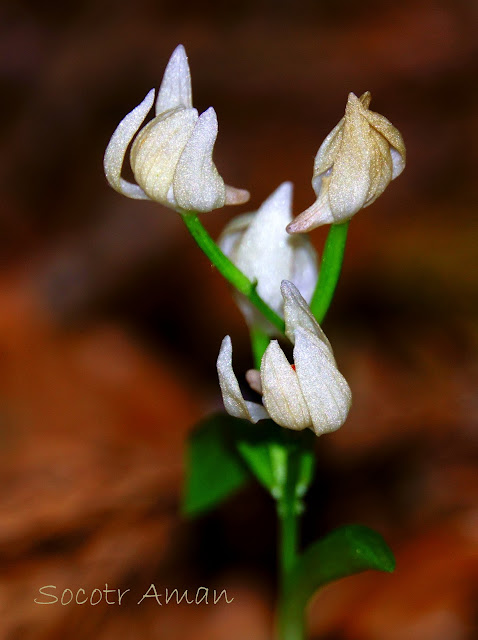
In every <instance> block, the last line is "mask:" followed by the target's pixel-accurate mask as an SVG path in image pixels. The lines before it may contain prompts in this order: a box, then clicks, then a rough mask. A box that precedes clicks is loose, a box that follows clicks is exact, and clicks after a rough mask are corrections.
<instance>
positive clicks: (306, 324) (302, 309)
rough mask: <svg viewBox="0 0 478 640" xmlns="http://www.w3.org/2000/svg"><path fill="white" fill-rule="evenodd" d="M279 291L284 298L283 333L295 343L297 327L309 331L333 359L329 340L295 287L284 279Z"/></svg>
mask: <svg viewBox="0 0 478 640" xmlns="http://www.w3.org/2000/svg"><path fill="white" fill-rule="evenodd" d="M281 293H282V297H283V298H284V320H285V334H286V336H287V337H288V338H289V340H290V341H291V342H292V344H294V343H295V339H296V331H297V330H298V329H301V330H303V331H306V332H309V333H311V334H313V335H314V336H315V337H316V338H317V339H318V340H320V341H321V342H322V343H323V344H324V345H325V346H326V348H327V349H328V350H329V351H330V358H331V359H332V361H334V357H333V353H332V347H331V346H330V342H329V341H328V339H327V336H326V335H325V333H324V332H323V331H322V328H321V327H320V325H319V323H318V322H317V320H316V319H315V317H314V316H313V314H312V312H311V310H310V309H309V306H308V304H307V303H306V301H305V300H304V298H303V297H302V296H301V294H300V291H299V290H298V289H297V287H296V286H295V285H294V284H293V283H292V282H288V281H287V280H284V281H283V282H282V284H281Z"/></svg>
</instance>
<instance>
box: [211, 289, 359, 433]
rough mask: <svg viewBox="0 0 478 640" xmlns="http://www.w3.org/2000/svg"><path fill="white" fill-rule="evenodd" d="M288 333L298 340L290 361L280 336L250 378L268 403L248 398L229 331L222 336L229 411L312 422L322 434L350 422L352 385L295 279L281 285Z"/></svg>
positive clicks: (295, 425)
mask: <svg viewBox="0 0 478 640" xmlns="http://www.w3.org/2000/svg"><path fill="white" fill-rule="evenodd" d="M281 292H282V296H283V298H284V317H285V325H286V335H287V337H288V338H289V340H290V341H291V342H292V344H293V345H294V351H293V356H294V364H293V365H291V364H289V362H288V360H287V358H286V356H285V354H284V352H283V351H282V349H281V348H280V346H279V344H278V342H277V341H276V340H272V341H271V342H270V344H269V346H268V347H267V349H266V351H265V353H264V356H263V358H262V362H261V369H260V372H259V371H256V370H251V371H248V372H247V375H246V379H247V381H248V383H249V385H250V386H251V388H253V389H254V390H255V391H258V392H259V393H261V394H262V402H263V406H262V405H260V404H257V403H254V402H248V401H246V400H244V398H243V396H242V393H241V390H240V388H239V383H238V381H237V378H236V375H235V373H234V370H233V368H232V345H231V339H230V337H229V336H226V337H225V338H224V340H223V341H222V345H221V350H220V352H219V357H218V359H217V371H218V375H219V384H220V387H221V392H222V397H223V401H224V406H225V408H226V411H227V412H228V413H229V414H230V415H232V416H235V417H237V418H244V419H246V420H249V421H250V422H254V423H255V422H257V421H258V420H262V419H264V418H272V420H274V422H276V423H277V424H279V425H280V426H282V427H286V428H287V429H293V430H294V431H300V430H302V429H306V428H309V429H311V430H312V431H313V432H314V433H315V434H316V435H317V436H319V435H322V434H323V433H328V432H330V431H335V430H336V429H338V428H339V427H341V426H342V424H343V423H344V422H345V419H346V418H347V414H348V412H349V409H350V404H351V392H350V388H349V386H348V384H347V382H346V380H345V378H344V377H343V376H342V374H341V373H340V372H339V370H338V369H337V365H336V363H335V359H334V356H333V353H332V348H331V346H330V343H329V341H328V340H327V338H326V336H325V334H324V332H323V331H322V329H321V328H320V326H319V324H318V323H317V321H316V319H315V318H314V316H313V315H312V313H311V311H310V309H309V307H308V306H307V303H306V302H305V300H304V298H303V297H302V296H301V295H300V293H299V291H298V289H297V287H295V286H294V284H292V282H287V281H284V282H283V283H282V286H281Z"/></svg>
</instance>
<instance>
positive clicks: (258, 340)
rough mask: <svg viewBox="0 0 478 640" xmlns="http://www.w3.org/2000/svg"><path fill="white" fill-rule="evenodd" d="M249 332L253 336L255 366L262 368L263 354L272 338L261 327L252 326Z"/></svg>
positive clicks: (252, 345)
mask: <svg viewBox="0 0 478 640" xmlns="http://www.w3.org/2000/svg"><path fill="white" fill-rule="evenodd" d="M249 334H250V336H251V347H252V355H253V357H254V368H255V369H260V368H261V361H262V356H263V355H264V352H265V350H266V349H267V347H268V346H269V342H270V338H269V336H268V335H267V333H265V331H262V329H260V328H259V327H257V326H255V327H251V328H250V330H249Z"/></svg>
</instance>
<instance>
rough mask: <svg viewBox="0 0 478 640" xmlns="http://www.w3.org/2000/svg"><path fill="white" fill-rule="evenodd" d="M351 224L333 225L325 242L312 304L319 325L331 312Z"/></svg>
mask: <svg viewBox="0 0 478 640" xmlns="http://www.w3.org/2000/svg"><path fill="white" fill-rule="evenodd" d="M349 222H350V221H347V222H344V223H342V224H333V225H332V226H331V227H330V231H329V234H328V236H327V240H326V241H325V246H324V253H323V254H322V262H321V263H320V273H319V279H318V281H317V285H316V287H315V291H314V295H313V296H312V300H311V303H310V309H311V311H312V313H313V314H314V316H315V317H316V318H317V322H319V323H322V322H323V320H324V318H325V315H326V314H327V311H328V310H329V307H330V303H331V302H332V298H333V297H334V293H335V288H336V286H337V282H338V281H339V277H340V271H341V270H342V262H343V260H344V252H345V245H346V242H347V231H348V228H349Z"/></svg>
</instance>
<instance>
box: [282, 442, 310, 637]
mask: <svg viewBox="0 0 478 640" xmlns="http://www.w3.org/2000/svg"><path fill="white" fill-rule="evenodd" d="M299 467H300V453H297V452H296V453H289V456H288V460H287V480H286V483H285V488H284V494H283V496H282V497H281V499H280V500H279V501H278V503H277V513H278V519H279V568H280V578H281V580H280V582H281V592H280V605H279V640H304V637H305V636H304V633H305V629H304V625H305V622H304V612H303V611H300V612H298V613H296V612H294V613H295V615H294V616H292V617H291V616H288V615H287V611H288V608H287V607H286V606H285V599H284V595H285V594H286V593H287V592H288V590H289V589H290V585H289V577H290V574H291V572H292V570H293V568H294V567H295V564H296V561H297V557H298V544H299V517H298V514H299V513H300V501H299V500H298V499H297V485H298V481H299V473H300V472H299Z"/></svg>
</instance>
